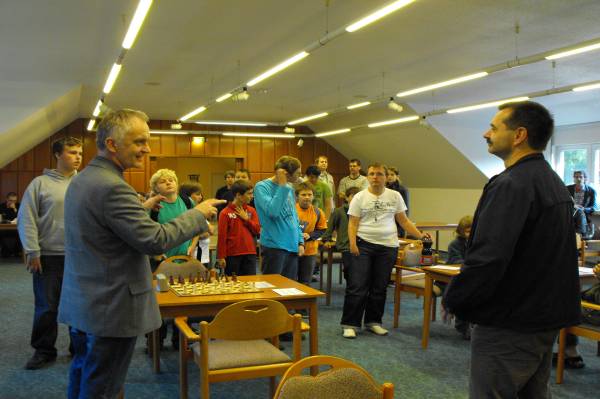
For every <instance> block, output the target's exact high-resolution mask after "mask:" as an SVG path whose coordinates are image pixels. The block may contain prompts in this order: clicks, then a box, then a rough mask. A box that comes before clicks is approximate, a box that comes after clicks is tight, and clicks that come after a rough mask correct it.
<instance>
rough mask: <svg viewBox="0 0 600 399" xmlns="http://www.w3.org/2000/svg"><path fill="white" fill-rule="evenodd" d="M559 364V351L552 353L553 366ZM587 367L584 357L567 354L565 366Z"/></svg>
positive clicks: (568, 367) (572, 367)
mask: <svg viewBox="0 0 600 399" xmlns="http://www.w3.org/2000/svg"><path fill="white" fill-rule="evenodd" d="M557 364H558V353H553V354H552V366H554V367H556V365H557ZM584 367H585V363H584V362H583V358H582V357H581V356H573V357H566V356H565V368H567V369H582V368H584Z"/></svg>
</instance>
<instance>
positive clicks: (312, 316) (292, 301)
mask: <svg viewBox="0 0 600 399" xmlns="http://www.w3.org/2000/svg"><path fill="white" fill-rule="evenodd" d="M238 278H239V279H240V280H241V281H265V282H267V283H270V284H272V285H274V286H275V287H274V288H296V289H298V290H300V291H302V292H304V293H305V295H295V296H281V295H279V294H277V293H276V292H274V291H273V289H272V288H264V289H263V291H262V292H256V293H246V294H227V295H201V296H188V297H182V296H177V295H176V294H175V293H173V292H171V291H168V292H157V293H156V299H157V301H158V306H159V308H160V314H161V316H162V317H163V318H175V317H177V316H188V317H206V316H214V315H216V314H217V313H218V312H219V311H220V310H221V309H223V308H224V307H226V306H227V305H230V304H232V303H235V302H240V301H245V300H248V299H272V300H275V301H279V302H281V303H283V304H284V305H285V307H286V308H288V309H294V310H300V309H306V310H308V322H309V325H310V330H309V345H310V354H311V355H316V354H318V342H319V341H318V330H319V328H318V320H317V298H319V297H322V296H323V295H325V294H324V293H323V292H321V291H318V290H315V289H314V288H311V287H308V286H306V285H303V284H300V283H298V282H296V281H293V280H290V279H288V278H286V277H283V276H281V275H279V274H262V275H256V276H239V277H238ZM159 337H160V333H159V331H158V330H156V331H153V332H152V333H151V339H152V348H151V352H152V359H153V363H154V372H155V373H158V372H160V357H159V355H160V352H159V351H160V345H159ZM180 350H183V348H180Z"/></svg>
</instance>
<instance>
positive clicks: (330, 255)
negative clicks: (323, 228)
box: [321, 248, 341, 306]
mask: <svg viewBox="0 0 600 399" xmlns="http://www.w3.org/2000/svg"><path fill="white" fill-rule="evenodd" d="M340 267H341V266H340ZM332 268H333V248H329V250H328V251H327V292H326V295H325V304H326V305H328V306H329V305H331V274H332V273H331V269H332ZM321 273H323V271H321ZM321 278H323V275H322V274H321Z"/></svg>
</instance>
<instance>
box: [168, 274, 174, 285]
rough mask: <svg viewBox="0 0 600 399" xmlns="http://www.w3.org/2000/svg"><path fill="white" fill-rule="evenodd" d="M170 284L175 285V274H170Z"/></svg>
mask: <svg viewBox="0 0 600 399" xmlns="http://www.w3.org/2000/svg"><path fill="white" fill-rule="evenodd" d="M169 285H175V281H173V276H172V275H171V276H169Z"/></svg>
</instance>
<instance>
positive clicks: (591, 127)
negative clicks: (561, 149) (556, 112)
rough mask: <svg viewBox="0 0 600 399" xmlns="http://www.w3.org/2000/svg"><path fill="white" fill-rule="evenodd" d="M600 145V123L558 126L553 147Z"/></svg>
mask: <svg viewBox="0 0 600 399" xmlns="http://www.w3.org/2000/svg"><path fill="white" fill-rule="evenodd" d="M591 143H600V122H595V123H585V124H579V125H569V126H558V127H556V129H555V131H554V140H553V142H552V144H553V145H565V144H591Z"/></svg>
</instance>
